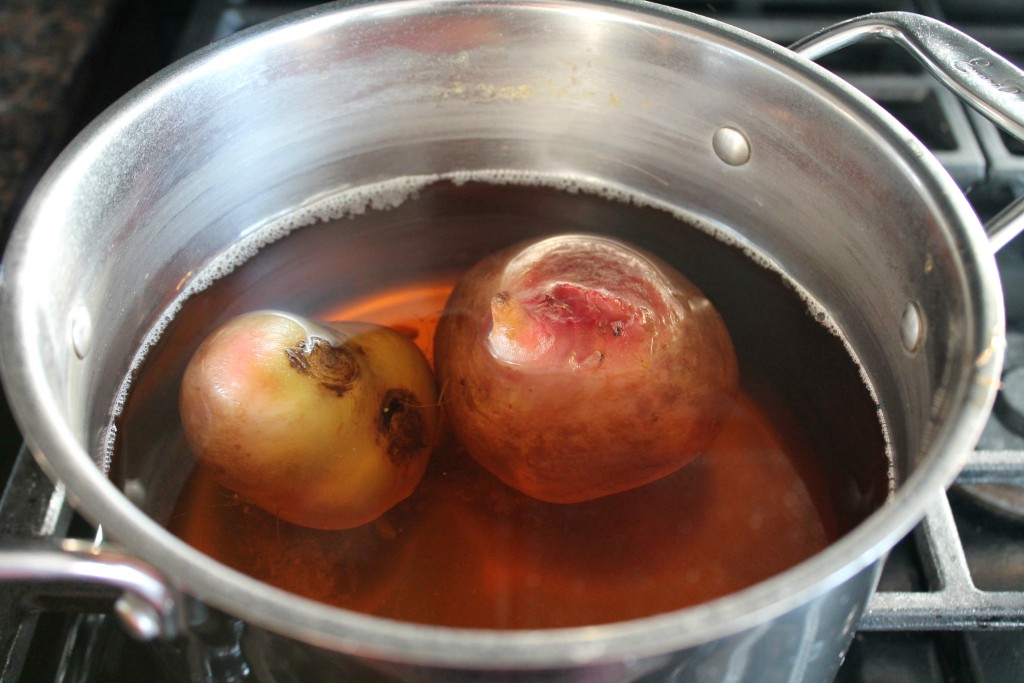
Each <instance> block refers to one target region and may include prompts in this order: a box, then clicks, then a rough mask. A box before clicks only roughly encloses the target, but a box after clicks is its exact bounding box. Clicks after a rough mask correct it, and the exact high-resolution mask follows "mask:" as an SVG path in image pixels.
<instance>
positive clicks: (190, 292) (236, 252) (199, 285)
mask: <svg viewBox="0 0 1024 683" xmlns="http://www.w3.org/2000/svg"><path fill="white" fill-rule="evenodd" d="M441 182H450V183H452V184H454V185H457V186H461V185H465V184H467V183H485V184H490V185H499V186H501V185H515V186H525V187H541V188H547V189H553V190H558V191H562V192H566V193H569V194H577V193H585V194H588V195H593V196H597V197H600V198H602V199H606V200H608V201H613V202H621V203H624V204H628V205H632V206H636V207H638V208H646V209H655V210H658V211H663V212H665V213H668V214H669V215H671V216H673V217H674V218H677V219H679V220H680V221H682V222H685V223H686V224H688V225H692V226H694V227H696V228H698V229H699V230H702V231H703V232H705V233H707V234H709V235H711V236H712V237H715V238H716V239H718V240H719V241H721V242H722V243H724V244H726V245H729V246H731V247H734V248H736V249H738V250H740V251H741V252H742V253H743V254H744V255H745V256H746V257H747V258H748V259H749V260H750V261H751V262H753V263H754V264H756V265H758V266H760V267H761V268H764V269H767V270H769V271H771V272H773V273H775V274H777V275H778V276H779V277H780V279H781V280H782V282H784V283H785V284H786V285H787V286H788V287H789V288H790V289H791V290H792V291H793V292H794V293H795V294H797V296H799V298H800V299H801V300H802V301H803V303H804V305H805V306H806V308H807V311H808V314H809V315H811V316H812V317H813V318H814V320H816V321H817V322H818V323H820V324H821V325H822V326H823V327H824V328H825V329H826V330H828V331H829V332H830V333H831V334H832V335H834V336H835V337H836V338H838V339H839V340H840V341H841V342H842V344H843V346H844V348H845V350H846V352H847V354H848V355H849V357H850V358H851V360H852V361H853V362H854V363H855V365H856V366H857V368H858V371H859V373H860V377H861V381H862V382H863V384H864V387H865V388H866V389H867V391H868V394H869V395H870V397H871V400H872V401H873V402H874V404H875V405H876V406H878V409H877V416H878V422H879V427H880V429H881V432H882V436H883V439H884V441H885V444H886V448H885V449H886V457H887V459H888V462H889V482H890V484H889V486H890V491H889V495H890V496H891V495H892V493H893V487H894V481H895V477H894V464H893V463H894V459H893V454H892V452H891V449H892V446H891V439H890V436H889V429H888V426H887V424H886V420H885V416H884V414H883V412H882V410H881V407H880V404H879V400H878V395H877V392H876V391H875V389H874V386H873V385H872V383H871V380H870V378H869V377H868V375H867V372H866V371H865V369H864V366H863V364H862V363H861V362H860V359H859V358H858V356H857V353H856V351H855V350H854V348H853V347H852V345H851V344H850V343H849V341H848V340H847V339H846V337H845V336H844V335H843V333H842V330H841V329H840V327H839V325H838V324H837V322H836V321H835V319H834V318H833V317H832V315H831V314H830V313H829V311H828V310H827V308H826V307H825V306H824V305H822V304H821V302H819V301H818V300H816V299H815V298H814V297H813V296H812V295H811V294H810V293H809V292H807V290H805V289H804V288H803V287H801V286H800V285H799V284H798V283H797V282H796V281H794V280H793V279H792V278H791V277H789V276H788V275H787V273H786V272H785V271H784V270H783V269H782V268H781V267H779V266H778V264H777V263H775V261H773V260H772V259H771V258H770V257H769V256H768V255H766V254H764V253H763V252H761V251H760V250H758V249H757V248H755V247H754V246H753V245H752V244H751V243H750V242H748V241H746V240H745V239H743V238H742V237H741V236H740V235H738V234H737V233H736V232H734V231H732V230H730V229H728V228H727V227H725V226H723V225H721V224H718V223H715V222H712V221H710V220H707V219H704V218H702V217H699V216H696V215H693V214H691V213H689V212H687V211H685V210H684V209H682V208H680V207H678V206H674V205H672V204H669V203H667V202H664V201H661V200H658V199H655V198H652V197H649V196H645V195H641V194H638V193H636V192H635V191H633V190H630V189H627V188H625V187H621V186H617V185H615V184H614V183H609V182H608V181H607V180H605V179H595V178H586V177H581V176H578V175H562V174H554V173H538V172H534V171H521V170H515V169H494V170H486V171H454V172H450V173H443V174H431V175H415V176H404V177H400V178H394V179H389V180H386V181H383V182H379V183H373V184H369V185H363V186H359V187H352V188H345V189H341V190H339V191H336V192H332V193H329V194H324V195H320V196H318V197H315V198H313V199H311V200H310V201H308V202H307V203H306V204H304V205H302V206H299V207H297V208H295V209H294V210H291V211H288V212H286V213H283V214H281V215H279V216H277V217H274V218H271V219H269V220H267V221H265V222H264V223H262V224H257V225H254V226H253V227H252V228H250V229H249V230H247V231H246V232H245V233H244V235H243V237H242V238H241V239H240V240H238V241H237V242H236V243H235V244H234V245H233V246H232V247H231V248H230V249H228V250H227V251H225V252H224V253H222V254H220V255H218V256H216V257H215V258H214V259H213V260H212V261H211V262H210V263H209V264H208V265H207V266H206V267H204V268H203V269H202V270H201V271H199V272H198V273H197V274H195V275H194V276H193V277H192V279H191V280H190V281H189V282H188V283H187V284H186V285H185V286H184V287H183V288H182V289H181V291H180V293H179V294H178V296H177V297H176V298H175V299H174V300H173V301H172V302H171V303H170V305H169V306H168V307H167V309H166V310H165V311H164V312H163V314H162V315H161V316H160V318H159V320H158V321H157V323H156V324H155V325H154V326H153V328H152V330H150V332H149V333H148V334H147V335H146V337H145V339H144V340H143V342H142V344H141V345H140V347H139V349H138V351H137V352H136V354H135V356H134V357H133V359H132V363H131V366H130V369H129V372H128V374H127V375H126V377H125V379H124V380H123V382H122V384H121V385H120V388H119V390H118V393H117V396H116V398H115V401H114V404H113V407H112V411H111V421H110V423H109V426H108V429H107V433H106V438H105V440H104V451H103V460H102V462H101V463H100V464H101V468H102V470H103V471H104V472H108V471H109V468H110V464H111V461H112V459H113V454H114V450H115V442H116V436H117V425H116V421H117V420H118V418H119V417H120V416H121V414H122V413H123V411H124V408H125V404H126V402H127V400H128V396H129V394H130V392H131V386H132V382H133V380H134V378H135V376H136V374H137V372H138V370H139V368H140V367H141V365H142V364H143V362H144V361H145V359H146V357H147V356H148V354H149V352H150V350H151V349H152V348H153V347H154V346H155V345H156V344H157V343H158V342H159V340H160V338H161V337H162V336H163V334H164V332H165V331H166V330H167V328H168V326H169V325H170V324H171V323H172V321H173V320H174V318H175V316H176V314H177V313H178V312H179V311H180V310H181V308H182V306H183V305H185V303H186V302H187V301H188V300H189V299H190V298H192V297H193V296H195V295H196V294H198V293H200V292H202V291H204V290H206V289H208V288H210V287H211V286H213V285H214V283H216V282H217V281H218V280H220V279H222V278H224V277H225V276H227V275H229V274H231V273H232V272H234V271H235V270H236V269H238V268H239V267H240V266H242V265H243V264H245V263H246V262H247V261H249V260H250V259H252V258H253V257H254V256H255V255H256V254H257V253H258V252H259V251H260V250H261V249H263V248H264V247H266V246H268V245H270V244H272V243H274V242H277V241H279V240H281V239H283V238H285V237H287V236H288V235H290V234H291V233H293V232H294V231H296V230H299V229H301V228H303V227H306V226H309V225H313V224H316V223H321V222H331V221H338V220H343V219H346V218H354V217H356V216H361V215H363V214H366V213H368V212H370V211H387V210H390V209H394V208H397V207H399V206H401V205H402V204H404V203H405V202H407V201H410V200H415V199H416V198H417V197H418V195H419V194H420V193H421V192H422V191H423V190H425V189H426V188H428V187H429V186H431V185H433V184H436V183H441Z"/></svg>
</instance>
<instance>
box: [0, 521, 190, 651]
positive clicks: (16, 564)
mask: <svg viewBox="0 0 1024 683" xmlns="http://www.w3.org/2000/svg"><path fill="white" fill-rule="evenodd" d="M0 581H21V582H32V583H61V584H65V585H69V586H74V587H76V588H89V589H94V588H95V587H97V586H106V587H109V588H114V589H115V590H118V591H120V592H121V595H120V597H118V598H117V599H116V600H115V602H114V611H115V612H116V613H117V615H118V617H120V619H121V622H122V623H123V624H124V626H125V628H126V629H127V630H128V632H129V633H131V634H132V635H133V636H134V637H136V638H138V639H140V640H153V639H156V638H160V639H165V640H166V639H171V638H174V637H176V636H177V635H179V634H180V633H181V630H182V629H181V625H180V623H179V621H180V619H181V616H182V610H181V609H180V605H181V596H180V594H179V593H178V591H176V590H175V589H174V588H172V587H171V586H170V585H169V584H168V583H167V581H166V580H165V579H164V578H163V577H162V576H161V575H160V574H159V573H158V572H157V571H156V570H155V569H153V568H152V567H150V566H149V565H148V564H146V563H144V562H142V561H141V560H139V559H137V558H135V557H132V556H131V555H127V554H124V553H122V552H119V551H117V550H112V549H110V548H108V547H106V546H104V547H103V548H100V547H98V546H97V545H96V544H95V543H92V542H90V541H85V540H79V539H66V540H63V541H60V542H59V543H58V542H53V541H44V540H35V539H33V540H17V541H5V542H3V543H2V544H0Z"/></svg>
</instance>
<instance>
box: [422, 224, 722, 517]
mask: <svg viewBox="0 0 1024 683" xmlns="http://www.w3.org/2000/svg"><path fill="white" fill-rule="evenodd" d="M434 355H435V364H436V370H437V377H438V383H439V385H440V386H441V395H442V404H443V406H444V409H445V411H446V414H447V416H448V418H449V422H450V424H451V427H452V429H453V430H454V431H455V434H456V436H457V438H458V439H459V441H460V442H461V443H462V445H463V446H464V447H465V448H466V450H467V451H468V452H469V453H470V454H471V455H472V456H473V457H474V458H476V460H477V461H479V462H480V463H481V464H482V465H483V466H484V467H486V468H487V469H489V470H490V471H491V472H493V473H494V474H495V475H496V476H497V477H498V478H499V479H501V480H502V481H504V482H505V483H506V484H508V485H510V486H512V487H514V488H516V489H518V490H520V491H522V492H523V493H526V494H528V495H530V496H533V497H535V498H538V499H540V500H543V501H548V502H554V503H574V502H580V501H585V500H591V499H594V498H599V497H601V496H606V495H609V494H613V493H618V492H621V491H626V490H628V489H632V488H635V487H638V486H642V485H644V484H647V483H649V482H652V481H654V480H656V479H659V478H661V477H663V476H665V475H667V474H670V473H671V472H674V471H676V470H678V469H679V468H680V467H682V466H683V465H685V464H686V463H688V462H690V461H691V460H692V459H693V458H695V457H696V456H697V455H699V454H700V453H701V452H702V451H703V450H704V449H705V448H706V447H707V446H708V444H709V443H710V442H711V440H712V439H713V438H714V437H715V435H716V434H717V433H718V431H719V429H720V427H721V425H722V422H723V421H724V419H725V417H726V415H727V414H728V412H729V410H730V409H731V407H732V402H733V398H734V395H735V392H736V386H737V374H738V371H737V364H736V357H735V354H734V352H733V348H732V342H731V340H730V338H729V333H728V331H727V330H726V328H725V324H724V323H723V322H722V319H721V318H720V316H719V314H718V312H717V310H716V309H715V307H714V306H713V305H712V303H711V302H710V301H709V300H708V299H707V298H706V297H705V296H704V295H703V294H702V293H701V292H700V290H698V289H697V287H696V286H694V285H693V284H692V283H691V282H690V281H689V280H687V279H686V278H685V277H683V275H681V274H680V273H679V272H677V271H676V270H674V269H673V268H672V267H671V266H669V265H667V264H665V263H664V262H662V261H660V260H659V259H657V258H656V257H654V256H652V255H650V254H647V253H646V252H643V251H641V250H639V249H637V248H634V247H631V246H628V245H626V244H623V243H621V242H617V241H615V240H612V239H608V238H604V237H595V236H588V235H563V236H559V237H553V238H548V239H544V240H541V241H538V242H533V243H530V244H527V245H525V246H524V245H518V246H515V247H512V248H509V249H506V250H504V251H501V252H499V253H496V254H494V255H492V256H489V257H487V258H485V259H484V260H483V261H481V262H480V263H478V264H477V265H476V266H474V267H473V268H472V269H471V270H470V271H469V272H468V273H466V275H465V276H464V277H463V278H462V279H461V280H460V281H459V283H458V284H457V285H456V287H455V289H454V291H453V292H452V294H451V297H450V298H449V300H448V303H447V306H446V308H445V313H444V315H443V316H442V319H441V322H440V324H439V326H438V330H437V335H436V337H435V344H434Z"/></svg>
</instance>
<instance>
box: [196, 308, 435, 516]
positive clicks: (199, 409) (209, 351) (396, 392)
mask: <svg viewBox="0 0 1024 683" xmlns="http://www.w3.org/2000/svg"><path fill="white" fill-rule="evenodd" d="M180 412H181V420H182V425H183V427H184V430H185V436H186V438H187V440H188V443H189V446H190V447H191V448H192V450H193V452H194V453H195V455H196V457H197V458H198V459H199V461H200V462H201V463H203V464H204V465H205V466H206V467H207V468H208V469H209V471H210V472H211V474H212V475H213V477H214V478H215V479H216V480H217V481H218V482H219V483H220V484H222V485H223V486H226V487H227V488H229V489H232V490H233V491H235V492H237V493H239V494H241V495H242V496H244V497H245V498H247V499H249V500H251V501H253V502H254V503H256V504H257V505H259V506H260V507H262V508H264V509H265V510H267V511H268V512H270V513H272V514H274V515H277V516H278V517H280V518H281V519H284V520H286V521H289V522H292V523H294V524H299V525H302V526H308V527H315V528H319V529H343V528H350V527H355V526H359V525H361V524H364V523H366V522H369V521H372V520H373V519H375V518H376V517H377V516H379V515H380V514H382V513H383V512H385V511H386V510H388V509H389V508H390V507H392V506H393V505H394V504H395V503H397V502H399V501H400V500H402V499H404V498H406V497H407V496H409V494H411V493H412V491H413V490H414V489H415V488H416V485H417V484H418V483H419V481H420V478H421V477H422V476H423V472H424V470H425V468H426V465H427V460H428V458H429V455H430V451H431V449H432V447H433V445H434V444H435V442H436V441H437V437H438V432H439V423H440V420H439V418H440V415H439V413H440V411H439V409H438V407H437V389H436V384H435V382H434V377H433V375H432V373H431V371H430V366H429V365H428V364H427V361H426V359H425V358H424V357H423V354H422V353H421V352H420V350H419V349H418V348H417V347H416V345H415V344H413V343H412V342H411V341H410V340H409V339H407V338H405V337H404V336H402V335H401V334H399V333H398V332H395V331H394V330H391V329H388V328H385V327H380V326H378V325H371V324H368V323H356V322H340V323H324V324H318V323H314V322H312V321H309V320H305V319H303V318H300V317H298V316H292V315H287V314H280V313H274V312H259V313H251V314H248V315H243V316H240V317H238V318H235V319H233V320H231V321H229V322H228V323H227V324H225V325H223V326H222V327H221V328H220V329H218V330H217V331H216V332H214V333H213V334H212V335H211V336H210V337H209V338H208V339H207V340H206V341H205V342H203V344H202V345H201V346H200V347H199V349H198V350H197V351H196V353H195V355H194V356H193V357H192V360H191V361H190V362H189V365H188V367H187V368H186V370H185V375H184V377H183V379H182V384H181V396H180Z"/></svg>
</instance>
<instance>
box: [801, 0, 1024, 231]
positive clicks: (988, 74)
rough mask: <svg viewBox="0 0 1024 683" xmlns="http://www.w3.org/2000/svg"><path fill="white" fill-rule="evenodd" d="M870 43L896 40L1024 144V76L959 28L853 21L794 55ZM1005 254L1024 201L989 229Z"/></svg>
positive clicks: (899, 19) (903, 20)
mask: <svg viewBox="0 0 1024 683" xmlns="http://www.w3.org/2000/svg"><path fill="white" fill-rule="evenodd" d="M867 38H883V39H885V40H890V41H892V42H894V43H896V44H898V45H900V46H902V47H903V48H904V49H906V50H907V51H908V52H910V53H911V54H912V55H913V56H914V57H916V58H917V60H918V61H919V62H921V64H922V65H923V66H924V67H925V69H926V70H927V71H928V72H929V73H930V74H932V75H933V76H935V78H937V79H938V80H939V82H941V83H942V84H943V85H945V86H946V87H947V88H949V89H950V90H952V91H953V92H954V93H955V94H956V95H957V96H959V97H960V98H961V99H963V100H964V101H965V102H967V103H968V104H969V105H971V106H972V107H974V108H975V109H977V110H978V111H979V112H980V113H981V114H983V115H984V116H986V117H987V118H988V119H990V120H991V121H992V122H993V123H995V124H996V125H997V126H999V127H1001V128H1003V129H1004V130H1005V131H1006V132H1008V133H1009V134H1010V135H1013V136H1014V137H1015V138H1018V139H1020V140H1024V71H1021V70H1020V69H1018V68H1017V67H1016V66H1014V65H1013V64H1011V63H1010V62H1009V61H1007V60H1006V59H1004V58H1003V57H1001V56H1000V55H998V54H997V53H995V52H993V51H992V50H990V49H989V48H987V47H985V46H984V45H982V44H981V43H979V42H978V41H976V40H974V39H973V38H971V37H969V36H967V35H966V34H964V33H962V32H960V31H958V30H956V29H954V28H953V27H951V26H949V25H947V24H944V23H942V22H941V21H937V20H935V19H931V18H929V17H925V16H921V15H919V14H913V13H910V12H879V13H876V14H868V15H865V16H862V17H857V18H854V19H849V20H847V21H843V22H840V23H838V24H835V25H833V26H829V27H827V28H824V29H822V30H820V31H818V32H817V33H814V34H812V35H810V36H807V37H806V38H803V39H801V40H798V41H797V42H795V43H793V44H792V45H791V46H790V49H791V50H793V51H794V52H796V53H797V54H800V55H802V56H804V57H806V58H808V59H818V58H820V57H823V56H824V55H827V54H829V53H830V52H834V51H836V50H838V49H841V48H843V47H846V46H847V45H851V44H853V43H857V42H860V41H861V40H864V39H867ZM985 232H986V233H988V237H989V244H990V245H991V247H992V250H993V251H999V249H1001V248H1002V247H1004V246H1006V245H1007V244H1008V243H1009V242H1010V241H1011V240H1012V239H1013V238H1014V237H1016V236H1017V235H1018V234H1019V233H1021V232H1024V197H1018V198H1017V199H1016V200H1014V201H1013V202H1011V203H1010V205H1009V206H1007V207H1006V208H1005V209H1003V210H1002V211H1001V212H1000V213H999V214H998V215H997V216H995V217H994V218H992V219H991V220H990V221H989V222H988V223H987V224H986V225H985Z"/></svg>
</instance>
